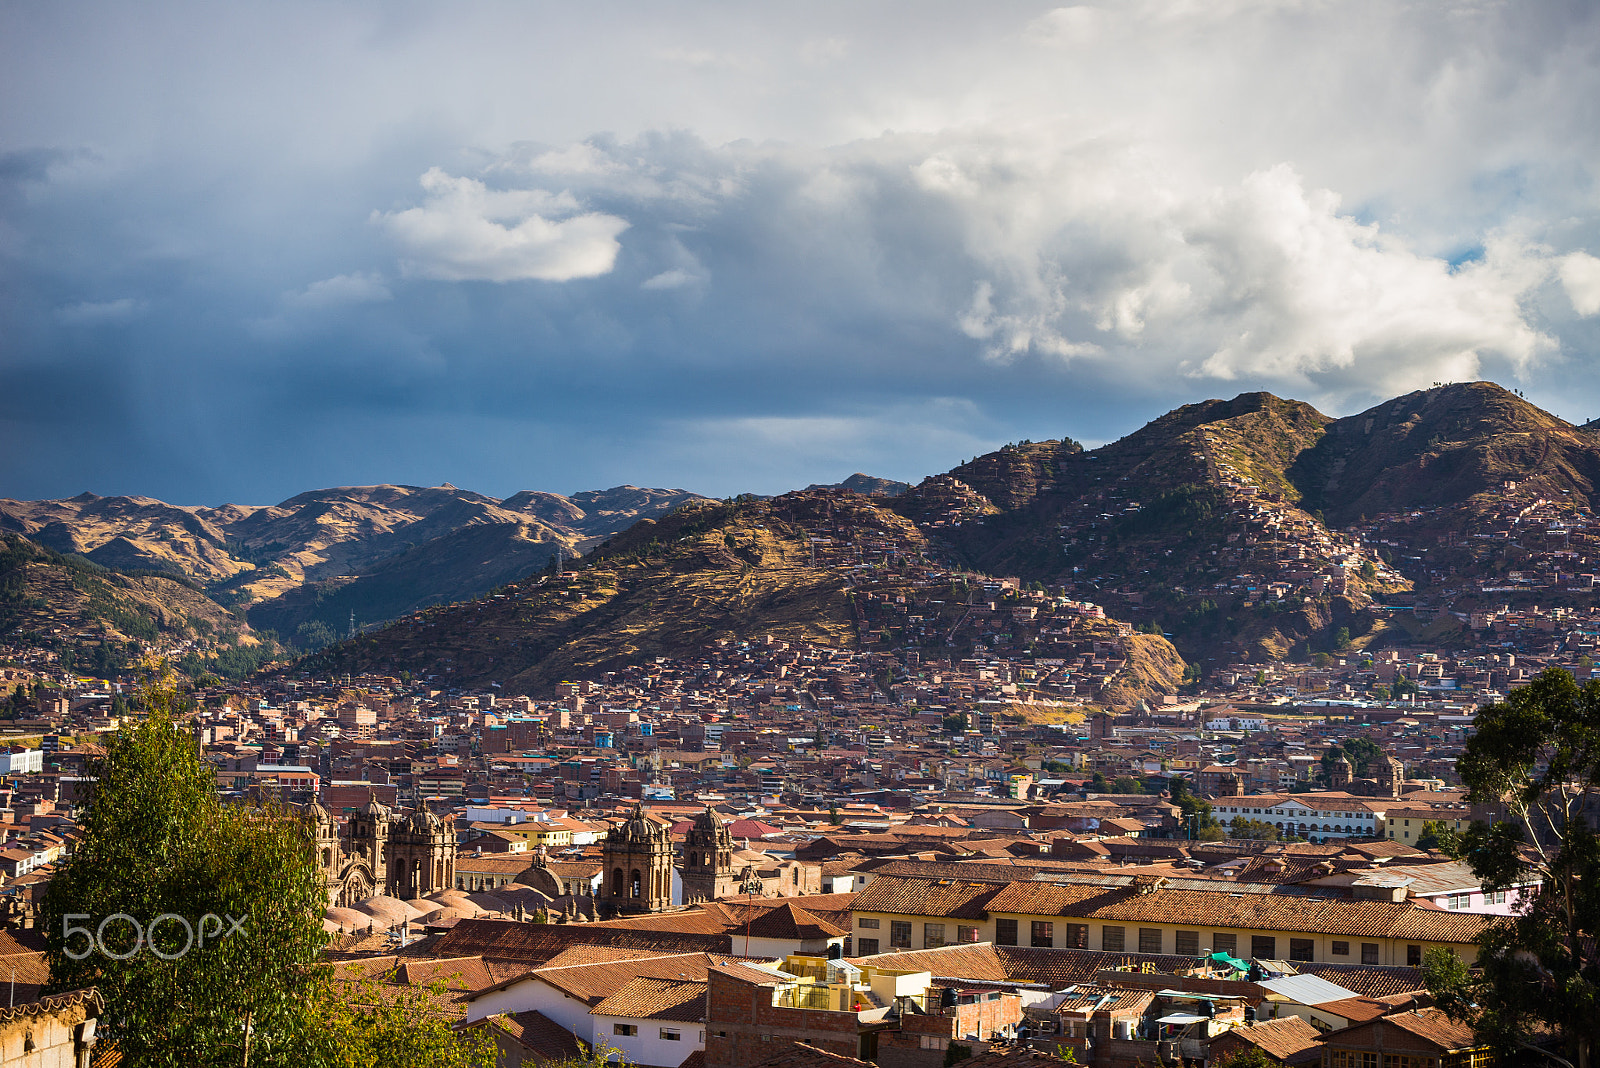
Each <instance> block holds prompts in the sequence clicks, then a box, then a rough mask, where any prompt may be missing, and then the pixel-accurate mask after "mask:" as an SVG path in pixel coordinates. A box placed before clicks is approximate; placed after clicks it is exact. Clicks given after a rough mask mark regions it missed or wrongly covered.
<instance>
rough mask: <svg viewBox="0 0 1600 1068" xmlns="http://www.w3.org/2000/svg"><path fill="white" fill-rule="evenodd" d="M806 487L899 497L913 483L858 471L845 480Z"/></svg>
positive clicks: (868, 495) (864, 494) (864, 495)
mask: <svg viewBox="0 0 1600 1068" xmlns="http://www.w3.org/2000/svg"><path fill="white" fill-rule="evenodd" d="M806 489H807V490H808V491H809V490H838V489H842V490H849V491H850V492H851V493H859V494H861V495H862V496H863V497H898V496H900V494H902V493H905V492H907V491H908V490H910V489H911V483H909V482H896V481H895V480H894V479H892V478H875V477H873V476H872V475H864V474H862V473H861V472H860V471H857V472H856V473H855V474H853V475H851V476H850V477H849V478H847V479H845V480H844V481H843V482H834V483H831V484H828V485H822V484H820V483H814V484H812V485H810V486H807V487H806Z"/></svg>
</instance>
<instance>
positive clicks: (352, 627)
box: [350, 608, 356, 639]
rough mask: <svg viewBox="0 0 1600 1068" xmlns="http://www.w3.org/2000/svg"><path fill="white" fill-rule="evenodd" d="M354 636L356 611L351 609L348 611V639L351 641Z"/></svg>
mask: <svg viewBox="0 0 1600 1068" xmlns="http://www.w3.org/2000/svg"><path fill="white" fill-rule="evenodd" d="M355 636H356V610H355V609H354V608H352V609H350V637H351V638H352V639H353V638H355Z"/></svg>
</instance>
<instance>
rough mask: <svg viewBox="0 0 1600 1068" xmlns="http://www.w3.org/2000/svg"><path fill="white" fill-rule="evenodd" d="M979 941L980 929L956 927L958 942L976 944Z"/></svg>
mask: <svg viewBox="0 0 1600 1068" xmlns="http://www.w3.org/2000/svg"><path fill="white" fill-rule="evenodd" d="M977 940H978V929H977V928H976V927H963V926H957V927H956V941H957V942H976V941H977Z"/></svg>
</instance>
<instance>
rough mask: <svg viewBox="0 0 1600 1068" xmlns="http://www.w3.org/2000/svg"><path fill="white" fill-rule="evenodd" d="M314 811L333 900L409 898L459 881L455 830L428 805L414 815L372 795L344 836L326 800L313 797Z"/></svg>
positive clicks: (316, 842) (319, 854) (316, 843)
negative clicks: (395, 809) (316, 800)
mask: <svg viewBox="0 0 1600 1068" xmlns="http://www.w3.org/2000/svg"><path fill="white" fill-rule="evenodd" d="M309 815H310V818H311V822H312V830H313V839H312V841H313V848H314V849H315V851H316V859H317V867H318V868H319V869H320V870H321V872H322V876H323V880H324V882H325V883H326V885H327V887H328V904H330V905H339V906H346V907H348V906H350V905H353V904H355V903H356V902H358V901H362V900H364V899H366V898H369V897H372V896H373V895H375V894H386V895H388V896H389V897H396V898H400V899H402V900H409V899H411V898H418V897H426V896H427V895H429V894H432V893H437V892H438V891H440V890H449V889H452V888H453V887H454V886H455V878H456V836H455V830H454V828H453V827H452V826H451V821H450V820H442V819H440V818H439V817H438V816H435V815H434V814H433V813H431V812H429V811H428V810H427V809H426V807H423V808H419V809H417V810H416V811H415V812H412V813H410V814H409V815H408V814H406V813H403V812H390V810H389V809H387V808H385V807H384V806H383V805H381V804H379V803H378V802H377V801H376V800H375V799H369V800H368V801H367V803H366V805H365V806H363V807H362V808H361V810H360V811H358V812H356V813H354V814H352V815H351V817H350V819H349V821H348V822H347V823H346V825H345V829H344V835H343V837H342V838H341V836H340V833H339V822H338V820H336V819H335V818H334V815H333V813H332V812H330V811H328V810H327V809H326V808H324V807H323V806H322V805H320V804H315V803H313V804H312V805H311V806H310V810H309Z"/></svg>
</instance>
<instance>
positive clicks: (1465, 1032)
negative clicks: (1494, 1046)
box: [1340, 1009, 1478, 1050]
mask: <svg viewBox="0 0 1600 1068" xmlns="http://www.w3.org/2000/svg"><path fill="white" fill-rule="evenodd" d="M1390 1024H1393V1025H1394V1026H1395V1027H1399V1028H1401V1029H1403V1030H1406V1031H1410V1032H1411V1033H1412V1034H1414V1035H1416V1036H1417V1037H1418V1038H1420V1039H1422V1040H1423V1041H1424V1042H1431V1043H1433V1044H1434V1045H1435V1046H1438V1047H1439V1048H1440V1049H1445V1050H1456V1049H1472V1048H1473V1047H1475V1046H1477V1045H1478V1042H1477V1039H1476V1038H1474V1037H1473V1034H1472V1028H1471V1027H1469V1026H1468V1025H1466V1024H1461V1023H1456V1022H1455V1021H1454V1020H1452V1019H1450V1017H1448V1016H1446V1015H1445V1014H1444V1011H1443V1010H1442V1009H1414V1010H1413V1011H1411V1012H1397V1013H1395V1014H1394V1015H1393V1016H1385V1017H1384V1018H1383V1019H1382V1020H1377V1021H1374V1022H1373V1023H1372V1024H1370V1025H1368V1026H1372V1027H1377V1026H1380V1025H1381V1026H1384V1027H1387V1026H1389V1025H1390ZM1352 1030H1354V1029H1353V1028H1350V1029H1347V1030H1346V1031H1345V1032H1344V1034H1346V1035H1348V1034H1349V1033H1350V1032H1351V1031H1352ZM1340 1044H1341V1045H1342V1044H1343V1043H1340Z"/></svg>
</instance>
